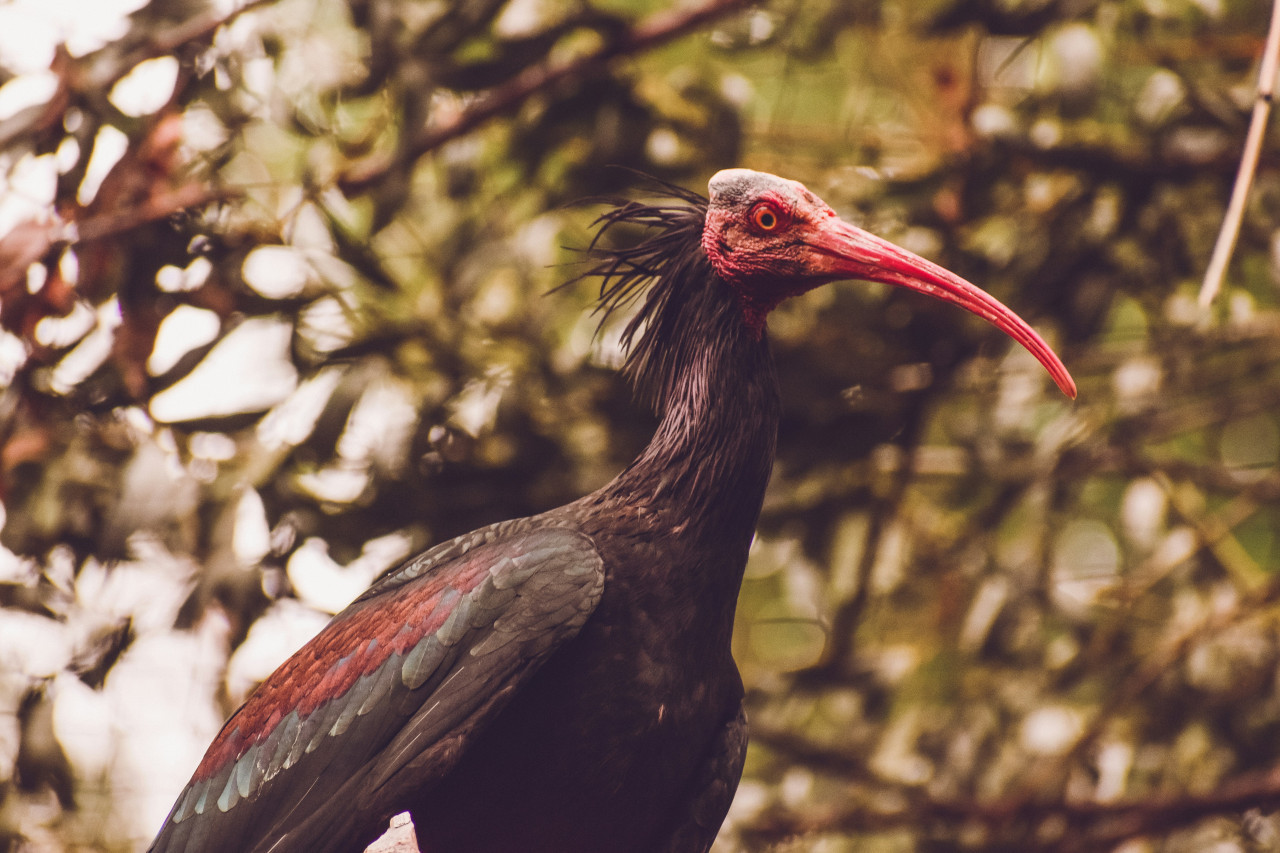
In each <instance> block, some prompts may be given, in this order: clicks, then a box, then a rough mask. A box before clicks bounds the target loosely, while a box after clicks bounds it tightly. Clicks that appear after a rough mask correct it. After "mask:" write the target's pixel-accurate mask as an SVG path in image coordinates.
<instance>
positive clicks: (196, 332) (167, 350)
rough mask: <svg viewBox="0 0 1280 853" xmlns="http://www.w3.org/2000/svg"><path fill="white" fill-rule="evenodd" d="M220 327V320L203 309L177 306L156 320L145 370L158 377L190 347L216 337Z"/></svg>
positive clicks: (189, 349)
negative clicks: (155, 328) (158, 326)
mask: <svg viewBox="0 0 1280 853" xmlns="http://www.w3.org/2000/svg"><path fill="white" fill-rule="evenodd" d="M221 328H222V320H221V319H220V318H219V317H218V315H217V314H215V313H214V312H212V311H210V310H208V309H207V308H196V307H195V306H194V305H179V306H178V307H177V308H174V309H173V311H171V312H170V313H169V315H168V316H167V317H165V318H164V319H163V320H161V321H160V329H159V330H158V331H157V332H156V342H155V346H154V347H153V348H152V350H151V356H150V357H149V358H148V359H147V372H148V373H150V374H151V375H152V376H159V375H160V374H162V373H164V372H165V371H167V370H169V369H170V368H172V367H173V366H174V365H175V364H177V363H178V360H179V359H181V358H182V357H183V356H184V355H186V354H187V353H188V352H190V351H191V350H193V349H195V348H196V347H200V346H204V345H205V344H207V343H209V342H210V341H212V340H214V339H215V338H217V337H218V331H219V330H220V329H221Z"/></svg>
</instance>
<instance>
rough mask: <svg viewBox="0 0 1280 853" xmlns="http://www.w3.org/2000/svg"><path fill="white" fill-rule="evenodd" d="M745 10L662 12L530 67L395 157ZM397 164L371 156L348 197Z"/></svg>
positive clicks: (731, 5)
mask: <svg viewBox="0 0 1280 853" xmlns="http://www.w3.org/2000/svg"><path fill="white" fill-rule="evenodd" d="M746 5H747V2H746V0H710V2H707V3H704V4H703V5H701V6H695V7H693V8H691V9H687V10H684V11H675V12H659V13H657V14H655V15H653V16H651V17H649V18H647V19H646V20H644V21H641V22H640V23H638V24H636V25H635V26H634V27H632V28H631V29H629V30H627V31H626V32H625V33H624V34H623V35H622V36H621V37H620V38H616V39H611V40H609V41H608V42H607V43H605V44H604V45H602V46H601V47H600V48H599V49H597V50H595V51H592V52H591V53H588V54H585V55H583V56H579V57H577V58H576V59H572V60H569V61H567V62H562V63H560V64H553V65H542V66H535V67H532V68H528V69H526V70H525V71H524V73H522V74H520V75H518V76H517V77H515V78H514V79H512V80H511V81H509V82H507V83H505V84H504V85H502V86H499V87H497V88H495V89H492V90H491V91H490V92H489V94H488V95H487V96H485V97H483V98H481V99H479V100H477V101H476V102H475V103H473V104H472V105H471V106H470V107H468V108H467V109H465V110H462V111H461V112H460V113H458V115H457V116H456V117H454V118H453V119H451V120H449V121H446V122H444V123H442V124H440V125H437V126H435V127H430V128H426V129H425V130H423V131H422V132H420V133H419V135H418V136H417V138H415V139H412V140H410V141H409V142H408V143H407V144H406V145H405V146H404V147H403V149H402V150H401V151H398V152H397V154H396V157H398V158H401V159H402V160H416V159H417V158H419V157H421V156H423V155H424V154H427V153H429V152H431V151H434V150H435V149H437V148H439V147H440V146H441V145H444V144H445V143H446V142H449V141H450V140H453V139H457V138H458V137H460V136H463V135H464V134H467V133H470V132H471V131H472V130H475V129H476V128H477V127H479V126H480V125H482V124H484V123H485V122H487V121H489V120H490V119H492V118H495V117H496V116H499V115H505V114H509V113H511V112H513V111H514V110H515V109H516V108H518V107H519V106H520V105H521V104H523V103H524V102H525V101H527V100H528V99H529V98H531V97H532V96H534V95H536V94H538V93H539V92H543V91H546V90H547V89H550V88H551V87H552V86H554V85H555V84H557V83H559V82H560V81H562V80H567V79H571V78H574V77H585V76H586V75H588V74H590V73H592V72H595V71H597V70H598V69H600V68H602V67H603V66H605V65H607V64H608V63H609V62H611V61H613V60H614V59H617V58H619V57H623V56H630V55H633V54H637V53H642V52H643V51H646V50H651V49H653V48H655V47H658V46H660V45H662V44H665V43H667V42H669V41H672V40H673V39H676V38H679V37H680V36H682V35H685V34H686V33H689V32H692V31H693V30H695V29H697V28H698V27H701V26H703V25H705V24H709V23H711V22H712V21H715V20H717V19H719V18H722V17H724V16H726V15H728V14H730V13H732V12H736V11H738V10H739V9H742V8H745V7H746ZM397 162H399V161H398V160H397V159H396V158H395V157H392V156H388V155H382V156H377V157H370V158H368V159H366V160H365V161H363V162H361V163H357V164H355V165H354V166H352V167H351V168H350V169H349V170H347V173H346V174H345V175H343V176H342V177H341V178H340V179H339V181H338V186H339V187H340V188H341V189H342V191H343V192H344V193H346V194H348V195H352V194H359V193H361V192H364V191H365V190H367V189H368V188H369V187H370V186H372V185H373V184H376V183H377V182H378V181H380V180H381V179H383V178H384V177H386V176H387V174H388V173H389V172H390V171H391V169H392V168H393V167H394V166H395V165H396V163H397Z"/></svg>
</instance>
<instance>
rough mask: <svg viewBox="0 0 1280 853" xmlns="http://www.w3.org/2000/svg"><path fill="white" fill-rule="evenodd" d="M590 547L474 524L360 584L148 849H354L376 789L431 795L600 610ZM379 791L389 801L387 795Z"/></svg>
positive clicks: (535, 530)
mask: <svg viewBox="0 0 1280 853" xmlns="http://www.w3.org/2000/svg"><path fill="white" fill-rule="evenodd" d="M603 585H604V571H603V565H602V562H601V559H600V555H599V553H598V552H597V551H596V549H595V547H594V546H593V545H592V543H591V540H590V539H588V538H587V537H586V536H584V535H583V534H581V533H579V532H576V531H575V530H573V529H571V528H568V527H563V526H552V525H551V524H550V523H549V522H546V521H545V520H542V521H540V520H539V519H536V518H535V519H522V520H518V521H512V522H503V523H501V524H496V525H493V526H490V527H487V528H482V529H481V530H477V531H476V532H474V533H471V534H468V535H467V536H462V537H459V538H458V539H455V540H453V541H451V542H447V543H444V544H443V545H440V546H437V547H436V548H433V549H431V550H430V551H427V552H426V553H424V554H422V555H420V556H419V557H417V558H415V559H413V560H410V561H409V562H407V563H405V564H404V565H403V566H401V567H400V568H398V569H397V570H395V571H394V572H392V573H390V574H388V575H387V576H385V577H384V578H383V579H382V580H380V581H379V582H378V583H376V584H375V585H374V586H372V587H371V588H370V589H369V591H368V592H366V593H365V594H364V595H362V596H361V597H360V598H358V599H356V601H355V602H353V603H352V604H351V606H350V607H348V608H347V609H346V610H344V611H342V612H341V613H339V614H338V615H337V616H335V617H334V618H333V620H332V621H331V622H330V623H329V624H328V625H326V626H325V628H324V629H323V630H322V631H321V632H320V633H319V634H318V635H317V636H316V637H315V638H314V639H312V640H311V642H309V643H308V644H307V645H305V646H304V647H303V648H302V649H301V650H299V651H298V653H297V654H295V655H294V656H293V657H291V658H290V659H289V660H287V661H286V662H285V663H284V664H282V665H281V667H280V668H279V669H277V670H276V671H275V673H274V674H272V676H271V677H270V678H268V679H267V680H266V681H265V682H263V684H262V686H261V687H259V688H258V690H257V691H256V692H254V694H253V695H252V696H250V697H249V699H248V701H247V702H245V704H244V705H243V706H241V708H240V709H239V710H238V711H237V712H236V713H235V714H234V715H232V717H231V718H230V719H229V720H228V721H227V722H226V724H225V725H224V726H223V728H222V731H221V732H220V733H219V734H218V737H217V738H216V739H215V740H214V742H213V744H212V745H211V746H210V747H209V750H208V752H207V753H206V754H205V757H204V760H203V761H202V762H201V763H200V766H199V768H197V770H196V772H195V775H194V776H193V777H192V779H191V781H190V782H189V783H188V784H187V787H186V789H184V790H183V792H182V794H181V795H179V797H178V801H177V803H176V804H175V805H174V808H173V811H172V812H171V813H170V814H169V817H168V818H167V819H166V820H165V824H164V827H163V829H162V830H161V832H160V835H159V836H158V837H157V838H156V840H155V842H153V844H152V847H151V850H152V851H155V853H159V851H187V853H196V851H206V850H209V851H212V850H218V851H225V850H238V851H257V850H262V851H266V850H271V851H275V853H283V851H293V850H298V851H303V850H305V851H320V850H328V849H336V850H344V849H351V848H352V847H353V846H354V842H357V841H358V840H359V836H360V835H362V834H364V833H367V832H369V831H370V830H369V827H370V826H372V827H373V831H374V833H375V837H376V834H377V831H378V828H379V827H381V828H385V826H386V819H387V817H389V815H388V814H381V813H379V812H378V809H385V808H386V807H387V805H388V804H387V802H386V801H387V798H388V797H394V796H396V795H397V793H399V792H397V791H385V790H381V789H382V788H384V787H386V786H387V784H388V782H389V780H391V779H392V777H397V784H403V783H404V779H405V776H406V774H405V773H403V772H401V771H402V770H403V769H404V768H406V767H408V766H410V765H412V769H413V773H414V779H413V782H414V784H415V785H416V786H418V787H419V788H427V787H430V785H431V784H433V783H434V782H437V781H439V779H440V778H441V777H442V776H443V775H445V774H446V773H447V772H448V771H449V769H450V768H451V767H452V766H453V764H454V763H455V762H456V760H457V758H458V756H459V755H460V754H461V753H462V752H463V751H464V750H465V749H466V747H467V745H468V743H469V740H470V738H471V737H472V736H473V735H474V734H475V733H476V732H477V731H478V730H479V729H480V728H481V727H483V726H484V725H485V724H486V723H487V722H488V720H489V719H490V718H492V716H493V715H494V714H495V713H497V712H498V711H499V710H501V708H502V707H503V706H504V705H505V704H506V702H507V701H508V700H509V699H510V697H511V696H512V695H513V693H514V692H515V691H516V689H518V687H519V686H520V684H522V683H523V682H524V681H525V680H526V679H527V678H528V677H529V676H530V675H531V674H532V673H533V672H534V671H535V670H536V669H537V668H538V667H539V666H540V665H541V664H542V662H543V661H544V660H545V659H546V658H547V657H548V656H549V655H550V653H551V652H552V651H553V650H554V649H555V648H556V647H558V646H559V645H560V644H561V643H563V642H564V641H565V640H567V639H569V638H570V637H572V636H574V635H575V634H577V632H578V631H579V629H580V628H581V627H582V625H583V623H584V622H586V620H587V617H588V616H590V615H591V613H592V612H593V611H594V609H595V607H596V604H597V603H598V602H599V600H600V593H601V590H602V588H603ZM384 795H385V796H384Z"/></svg>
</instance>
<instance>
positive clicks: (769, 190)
mask: <svg viewBox="0 0 1280 853" xmlns="http://www.w3.org/2000/svg"><path fill="white" fill-rule="evenodd" d="M710 187H711V199H710V201H709V202H708V201H707V200H706V199H703V198H701V197H700V196H697V195H696V194H694V193H690V192H687V191H684V190H679V189H676V188H669V190H670V191H671V194H672V195H673V196H674V198H673V199H672V200H671V201H669V202H664V203H661V204H652V205H650V204H640V203H627V204H624V205H622V206H620V207H618V208H617V209H615V210H612V211H611V212H609V213H606V214H605V215H604V216H603V217H601V220H600V222H601V225H602V231H603V230H607V229H609V228H612V227H614V226H620V225H623V224H628V225H639V226H643V227H645V228H647V229H649V236H648V237H647V239H645V240H644V241H643V242H640V243H638V244H636V245H632V246H629V247H624V248H618V249H611V248H603V247H602V245H601V243H600V241H599V240H598V239H597V242H596V243H595V244H594V246H593V252H594V253H595V254H596V256H597V257H598V259H599V260H598V264H597V266H596V268H595V270H594V273H595V274H596V275H599V276H601V277H602V279H603V284H602V288H601V307H602V309H603V311H604V312H605V313H606V314H607V313H609V312H611V311H613V310H616V309H618V308H620V307H622V306H623V305H625V304H628V303H629V302H631V301H633V300H635V299H643V302H642V303H641V305H640V308H639V311H638V314H637V315H636V317H635V319H633V320H632V321H631V323H630V325H628V326H627V328H626V333H625V339H626V341H627V342H628V343H629V344H630V356H629V359H628V362H627V368H626V369H627V372H628V374H629V375H630V378H631V380H632V381H633V383H634V384H635V387H636V389H637V391H638V393H639V394H640V395H641V396H642V397H644V398H645V399H646V400H648V401H649V402H651V403H652V404H653V405H654V406H655V407H656V409H657V411H658V413H659V415H660V416H661V422H660V424H659V426H658V428H657V431H656V433H655V435H654V437H653V439H652V441H651V442H650V443H649V445H648V446H647V447H646V448H645V450H644V451H643V452H642V453H641V455H640V456H639V458H637V459H636V460H635V461H634V462H633V463H632V464H631V465H630V466H629V467H628V468H627V469H626V470H625V471H623V472H622V473H620V474H619V475H618V476H617V477H616V478H615V479H614V480H613V481H612V482H610V483H609V484H607V485H606V486H604V487H603V488H601V489H600V490H599V491H597V492H594V493H592V494H590V495H587V496H586V497H584V498H582V499H580V500H578V501H575V502H574V503H571V504H569V505H567V506H563V507H560V508H558V509H554V510H551V511H549V512H546V513H543V514H542V515H538V516H533V517H531V518H527V519H520V520H516V521H509V522H503V523H501V524H496V525H492V526H490V527H487V528H483V529H481V530H478V531H475V532H474V533H471V534H468V535H466V536H462V537H459V538H458V539H455V540H452V541H450V542H446V543H444V544H442V545H439V546H437V547H435V548H433V549H431V550H430V551H427V552H426V553H424V554H422V555H420V556H418V557H416V558H414V559H413V560H410V561H409V562H408V563H406V564H405V565H403V566H401V567H400V568H398V569H396V570H395V571H393V572H391V573H389V574H388V575H387V576H385V577H384V578H382V579H381V580H379V581H378V582H377V583H376V584H374V585H373V587H371V588H370V590H369V591H368V592H366V593H365V594H364V595H363V596H361V597H360V598H359V599H358V600H357V601H356V602H355V603H353V604H352V605H351V606H350V607H349V608H347V609H346V610H344V611H343V612H342V613H340V614H338V615H337V616H335V617H334V619H333V621H332V622H331V623H330V624H329V625H328V626H327V627H326V628H325V629H324V630H323V631H322V632H321V633H320V634H319V635H318V636H317V637H316V638H315V639H313V640H312V641H311V642H310V643H308V644H307V645H306V646H305V647H304V648H303V649H302V650H301V651H299V652H298V653H297V654H296V655H295V656H294V657H292V658H290V659H289V660H288V661H287V662H286V663H285V664H284V665H282V666H281V667H280V669H279V670H277V671H276V672H275V673H274V674H273V675H272V676H271V677H270V678H269V679H268V680H267V681H266V682H265V683H264V684H263V685H262V686H261V687H260V688H259V689H258V691H257V692H255V693H254V694H253V695H252V696H251V697H250V698H249V700H248V701H247V702H246V703H245V704H244V706H242V707H241V708H240V710H238V711H237V712H236V713H235V714H234V715H233V716H232V717H231V719H229V720H228V721H227V723H226V725H225V726H224V728H223V730H222V732H221V733H220V734H219V735H218V737H217V739H216V740H215V741H214V743H213V744H212V745H211V746H210V748H209V751H208V753H207V754H206V756H205V758H204V761H203V762H202V763H201V765H200V767H199V768H198V769H197V770H196V772H195V775H194V776H193V778H192V781H191V782H190V783H189V784H188V786H187V788H186V789H185V790H184V791H183V793H182V794H181V795H180V796H179V798H178V801H177V803H176V805H175V806H174V810H173V812H172V813H171V814H170V816H169V818H168V819H167V820H166V821H165V824H164V827H163V828H162V830H161V832H160V834H159V836H158V837H157V838H156V840H155V842H154V844H153V845H152V848H151V849H152V850H153V851H180V850H186V851H206V850H208V851H214V850H217V851H224V850H237V851H268V850H270V851H299V853H302V851H306V853H312V851H357V850H360V849H362V847H363V846H364V845H365V844H367V843H368V842H370V841H372V840H373V839H374V838H376V837H377V836H378V835H379V834H380V833H381V832H382V831H383V830H384V829H385V828H386V825H387V820H388V818H390V817H391V816H392V815H394V814H396V813H398V812H401V811H405V810H408V811H410V812H411V813H412V815H413V820H414V825H415V827H416V830H417V834H418V843H419V845H420V847H421V849H422V850H423V853H472V852H473V851H512V850H521V851H547V853H552V851H554V853H575V851H582V853H587V851H593V853H594V852H595V851H606V850H607V851H611V853H627V851H635V853H652V851H671V853H690V851H694V853H696V851H705V850H707V849H708V848H709V847H710V845H711V842H712V840H713V839H714V838H715V835H716V832H717V830H718V828H719V826H720V823H721V821H722V820H723V819H724V815H725V812H726V810H727V809H728V806H729V802H730V800H731V799H732V796H733V792H734V790H735V788H736V787H737V783H738V777H739V775H740V774H741V771H742V761H743V757H744V754H745V749H746V724H745V717H744V715H743V710H742V684H741V681H740V679H739V677H738V671H737V668H736V666H735V665H734V662H733V659H732V657H731V655H730V637H731V634H732V630H733V614H734V609H735V605H736V600H737V593H738V588H739V585H740V583H741V580H742V572H743V568H744V566H745V564H746V559H747V549H748V547H749V545H750V542H751V537H752V535H753V530H754V527H755V523H756V519H757V517H758V515H759V512H760V506H761V502H762V500H763V496H764V490H765V486H766V484H767V482H768V479H769V473H770V469H771V467H772V464H773V455H774V442H775V437H776V433H777V426H778V417H779V401H778V389H777V381H776V379H775V377H774V371H773V366H772V362H771V361H770V357H769V351H768V343H767V340H766V336H765V334H764V322H765V318H766V316H767V314H768V312H769V311H770V310H771V309H772V308H773V307H774V306H776V305H777V304H778V303H779V302H780V301H782V300H783V299H784V298H786V297H788V296H792V295H795V294H798V293H801V292H803V291H805V290H808V289H810V288H811V287H815V286H817V285H819V284H822V283H824V282H827V281H831V280H834V279H838V278H848V277H862V278H870V279H875V280H879V281H887V282H890V283H893V284H900V285H904V286H908V287H912V288H914V289H917V290H923V291H925V292H929V293H931V294H932V295H935V296H938V297H940V298H944V299H947V300H949V301H952V302H956V303H958V304H961V305H963V306H964V307H966V308H968V309H969V310H973V311H975V313H978V314H980V315H981V316H984V317H985V318H987V319H988V320H991V321H992V322H994V323H995V324H996V325H998V326H1000V327H1001V328H1002V329H1004V330H1005V331H1006V332H1008V333H1010V334H1011V335H1013V336H1014V337H1015V338H1016V339H1018V340H1019V341H1020V342H1022V343H1024V345H1026V346H1028V348H1029V349H1031V350H1032V352H1034V353H1035V354H1036V355H1037V357H1038V358H1040V359H1041V361H1043V362H1044V363H1045V365H1046V367H1048V368H1049V370H1050V372H1051V373H1052V374H1053V376H1054V378H1055V380H1057V381H1058V383H1059V385H1060V386H1061V387H1062V388H1063V390H1064V391H1066V392H1067V393H1068V394H1070V395H1072V396H1074V385H1073V384H1072V383H1071V379H1070V376H1069V375H1068V374H1067V372H1066V369H1065V368H1064V367H1063V366H1062V364H1061V362H1060V361H1058V360H1057V357H1056V356H1054V355H1053V354H1052V352H1050V351H1049V349H1048V347H1047V346H1046V345H1045V344H1044V342H1043V341H1041V340H1040V339H1039V337H1038V336H1036V335H1035V333H1034V332H1032V331H1031V330H1030V328H1029V327H1027V326H1026V324H1024V323H1022V322H1021V321H1020V320H1018V319H1017V318H1016V317H1015V316H1014V315H1013V314H1012V313H1011V312H1009V311H1008V309H1006V308H1004V307H1003V306H1001V305H1000V304H999V303H997V302H995V300H993V299H991V298H990V297H988V296H986V295H985V294H983V293H981V291H977V290H976V288H973V287H972V285H969V284H967V283H966V282H963V281H962V280H960V279H958V278H957V277H955V276H954V275H952V274H950V273H947V272H946V271H945V270H941V268H939V267H936V266H935V265H933V264H930V263H929V262H927V261H924V260H922V259H920V258H917V257H915V256H914V255H911V254H910V253H907V252H905V251H903V250H901V249H898V248H896V247H893V246H892V245H891V244H888V243H885V242H884V241H881V240H879V239H878V238H875V237H872V236H871V235H869V234H866V233H865V232H861V231H859V230H857V229H855V228H853V227H852V226H849V225H847V224H845V223H843V222H842V221H841V220H839V219H838V218H836V217H835V214H834V213H832V212H831V210H830V208H828V207H827V206H826V205H825V204H823V203H822V202H821V201H820V200H819V199H817V198H816V197H815V196H813V195H812V193H810V192H809V191H808V190H806V189H805V188H804V187H803V186H802V185H800V184H798V183H795V182H793V181H785V180H783V179H781V178H777V177H775V176H773V175H766V174H763V173H758V172H748V171H746V170H740V169H739V170H730V171H727V172H721V173H719V174H718V175H716V176H715V177H714V178H713V179H712V181H711V185H710Z"/></svg>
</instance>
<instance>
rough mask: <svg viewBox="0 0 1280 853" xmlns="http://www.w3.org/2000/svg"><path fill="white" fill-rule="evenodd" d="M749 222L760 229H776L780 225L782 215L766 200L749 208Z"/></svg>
mask: <svg viewBox="0 0 1280 853" xmlns="http://www.w3.org/2000/svg"><path fill="white" fill-rule="evenodd" d="M751 224H752V225H754V226H755V227H757V228H759V229H760V230H761V231H766V232H768V231H777V230H778V228H779V227H780V226H781V225H782V217H781V216H780V215H778V210H777V208H775V207H774V206H773V205H771V204H769V203H768V202H762V203H760V204H757V205H756V206H755V207H753V208H751Z"/></svg>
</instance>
